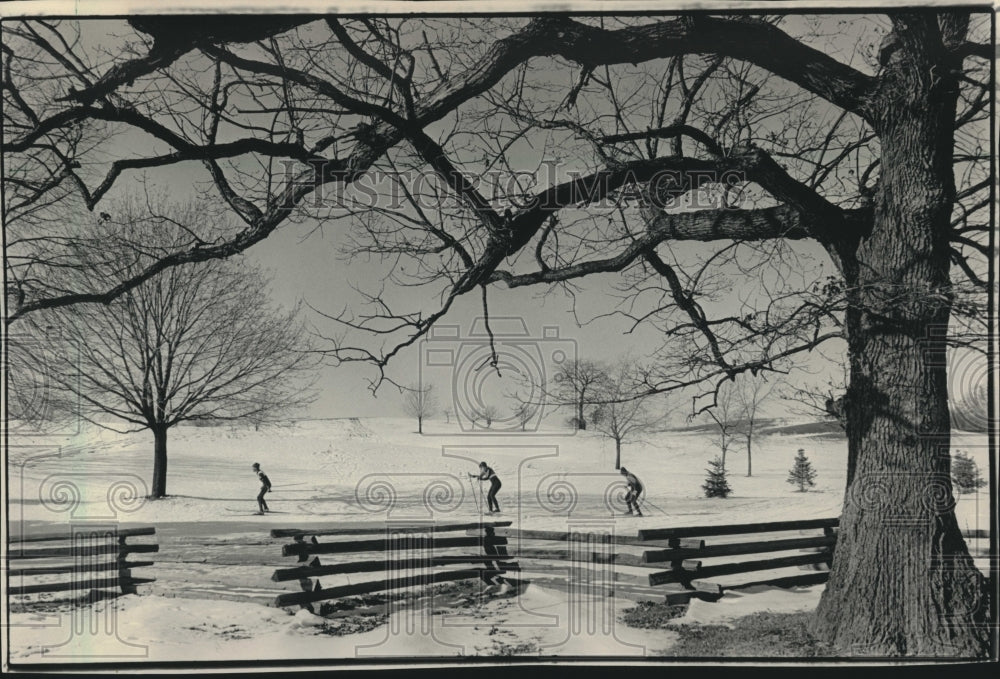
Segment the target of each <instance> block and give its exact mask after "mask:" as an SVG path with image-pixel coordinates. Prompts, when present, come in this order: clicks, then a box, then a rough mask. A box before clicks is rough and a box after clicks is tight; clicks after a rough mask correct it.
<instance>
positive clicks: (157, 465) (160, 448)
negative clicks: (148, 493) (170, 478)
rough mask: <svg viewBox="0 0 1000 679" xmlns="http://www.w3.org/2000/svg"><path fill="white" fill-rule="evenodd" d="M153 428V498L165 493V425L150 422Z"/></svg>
mask: <svg viewBox="0 0 1000 679" xmlns="http://www.w3.org/2000/svg"><path fill="white" fill-rule="evenodd" d="M149 428H150V429H152V430H153V489H152V491H153V492H152V496H153V497H155V498H161V497H165V496H166V494H167V427H166V425H164V424H151V425H150V426H149Z"/></svg>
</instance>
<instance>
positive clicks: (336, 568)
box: [271, 518, 840, 609]
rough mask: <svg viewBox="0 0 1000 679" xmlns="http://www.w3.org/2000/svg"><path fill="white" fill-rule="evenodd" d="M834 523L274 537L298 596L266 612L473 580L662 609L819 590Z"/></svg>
mask: <svg viewBox="0 0 1000 679" xmlns="http://www.w3.org/2000/svg"><path fill="white" fill-rule="evenodd" d="M839 523H840V520H839V519H838V518H826V519H807V520H801V521H774V522H766V523H751V524H730V525H715V526H683V527H673V528H654V529H642V530H639V531H638V532H637V533H636V534H633V535H621V534H616V533H615V532H614V531H613V530H609V529H608V528H607V527H600V526H597V525H589V526H588V525H586V524H583V525H580V526H578V527H572V528H571V529H570V530H566V531H550V530H529V529H519V528H514V527H512V522H510V521H499V522H484V523H478V522H476V523H467V524H461V523H456V524H441V525H436V524H422V525H414V526H386V525H379V526H375V527H372V526H370V525H368V526H365V525H358V526H353V527H352V526H342V527H337V528H330V529H317V530H299V529H276V530H272V531H271V536H272V537H279V538H280V537H286V538H292V539H293V542H292V543H291V544H286V545H284V546H283V549H282V553H283V555H285V556H294V557H296V558H297V559H298V561H299V565H298V566H296V567H295V568H283V569H279V570H277V571H275V572H274V575H273V576H272V580H274V581H277V582H282V581H296V580H297V581H298V582H299V586H300V589H301V590H302V591H301V592H294V593H287V594H281V595H279V596H278V597H277V598H276V599H275V604H276V605H277V606H291V605H296V604H297V605H300V606H306V607H309V608H310V609H311V604H312V603H314V602H317V601H325V600H330V599H338V598H343V597H350V596H356V595H361V594H367V593H372V592H383V591H389V590H396V589H401V588H408V587H418V586H423V585H429V584H435V583H440V582H448V581H455V580H465V579H475V578H480V579H482V580H484V581H485V582H489V583H496V582H499V581H500V580H501V579H502V580H504V581H506V582H508V583H510V584H513V585H524V584H527V583H528V582H529V581H530V582H535V583H537V584H538V585H541V586H545V587H551V588H555V589H571V590H573V591H577V592H590V593H593V594H597V595H612V594H613V595H615V596H625V597H628V598H633V599H637V600H641V599H647V600H648V599H654V598H657V597H659V596H664V597H665V600H666V601H667V602H668V603H685V602H687V601H689V600H690V599H691V598H692V597H697V598H699V599H702V600H707V601H713V600H716V599H718V598H719V597H721V596H722V595H723V594H724V593H725V592H726V591H728V590H739V589H745V588H749V587H753V586H759V585H770V586H775V587H795V586H805V585H815V584H820V583H823V582H825V581H826V580H827V579H828V577H829V570H830V567H831V566H832V564H833V559H834V558H835V549H836V543H837V530H838V527H839ZM456 534H457V535H456ZM469 548H473V549H472V550H469ZM456 550H458V551H457V552H456ZM463 550H464V551H463ZM470 551H472V552H474V553H469V552H470ZM358 554H367V556H364V557H357V556H356V555H358ZM345 555H347V558H348V560H346V561H345V560H344V559H345ZM331 559H333V561H331ZM359 573H370V574H373V577H374V578H375V579H367V580H364V581H361V582H351V583H348V584H337V585H334V586H330V587H323V586H322V585H321V584H320V581H319V578H320V577H321V576H340V575H345V574H359Z"/></svg>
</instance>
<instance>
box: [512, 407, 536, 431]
mask: <svg viewBox="0 0 1000 679" xmlns="http://www.w3.org/2000/svg"><path fill="white" fill-rule="evenodd" d="M513 413H514V418H515V419H516V420H517V423H518V424H519V425H521V431H524V429H525V427H527V426H528V422H530V421H531V418H532V417H534V416H535V406H533V405H531V404H530V403H515V404H514V408H513Z"/></svg>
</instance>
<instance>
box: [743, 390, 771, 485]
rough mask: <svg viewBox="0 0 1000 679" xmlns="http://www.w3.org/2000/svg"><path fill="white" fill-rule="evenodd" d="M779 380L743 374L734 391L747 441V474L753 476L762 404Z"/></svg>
mask: <svg viewBox="0 0 1000 679" xmlns="http://www.w3.org/2000/svg"><path fill="white" fill-rule="evenodd" d="M778 382H779V380H777V379H774V378H772V379H771V381H769V382H767V381H765V380H764V378H763V377H753V376H751V375H743V376H741V377H740V378H737V382H736V386H735V388H734V392H735V395H736V404H737V406H738V407H739V411H740V415H739V419H740V423H739V432H740V433H741V434H743V436H744V438H745V439H746V442H747V476H753V450H752V448H753V437H754V430H755V428H756V426H757V421H758V419H759V417H760V406H761V405H762V404H763V403H764V402H765V401H766V400H767V399H768V398H769V397H770V396H771V393H772V391H773V390H774V388H775V386H776V384H777V383H778Z"/></svg>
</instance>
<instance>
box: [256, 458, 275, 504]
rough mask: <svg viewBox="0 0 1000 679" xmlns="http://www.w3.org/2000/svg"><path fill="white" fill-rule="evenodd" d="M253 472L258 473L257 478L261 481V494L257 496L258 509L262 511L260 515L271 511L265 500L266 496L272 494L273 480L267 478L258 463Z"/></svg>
mask: <svg viewBox="0 0 1000 679" xmlns="http://www.w3.org/2000/svg"><path fill="white" fill-rule="evenodd" d="M253 470H254V471H255V472H257V478H258V479H260V484H261V485H260V493H258V494H257V507H258V508H259V509H260V511H259V513H260V514H263V513H264V512H268V511H270V509H269V508H268V506H267V502H266V501H265V500H264V494H265V493H269V492H271V479H269V478H267V474H265V473H264V472H262V471H261V470H260V465H259V464H258V463H256V462H254V463H253Z"/></svg>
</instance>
